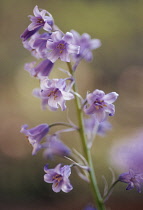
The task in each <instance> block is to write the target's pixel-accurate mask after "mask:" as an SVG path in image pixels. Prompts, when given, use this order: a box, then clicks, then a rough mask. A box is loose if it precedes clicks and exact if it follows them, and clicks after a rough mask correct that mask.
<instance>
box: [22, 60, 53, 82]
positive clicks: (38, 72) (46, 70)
mask: <svg viewBox="0 0 143 210" xmlns="http://www.w3.org/2000/svg"><path fill="white" fill-rule="evenodd" d="M35 64H36V62H31V63H26V64H25V66H24V68H25V70H26V71H28V72H29V73H30V75H31V76H33V77H38V78H41V77H43V76H49V74H50V72H51V71H52V68H53V66H54V64H53V63H52V62H51V61H50V60H48V59H45V60H43V61H41V62H40V63H39V64H38V65H37V66H35Z"/></svg>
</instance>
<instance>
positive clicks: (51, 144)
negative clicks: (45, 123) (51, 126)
mask: <svg viewBox="0 0 143 210" xmlns="http://www.w3.org/2000/svg"><path fill="white" fill-rule="evenodd" d="M43 147H45V148H46V149H45V151H44V157H46V158H52V157H53V156H54V155H58V156H62V157H63V156H69V155H70V154H71V150H70V148H69V147H67V146H66V145H65V144H64V143H63V142H62V141H61V140H60V139H59V138H58V136H57V135H49V136H47V141H46V143H44V144H43Z"/></svg>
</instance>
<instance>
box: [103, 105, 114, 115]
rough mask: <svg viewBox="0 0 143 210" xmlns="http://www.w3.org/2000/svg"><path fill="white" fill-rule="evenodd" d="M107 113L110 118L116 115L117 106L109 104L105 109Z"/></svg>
mask: <svg viewBox="0 0 143 210" xmlns="http://www.w3.org/2000/svg"><path fill="white" fill-rule="evenodd" d="M105 111H106V112H109V116H113V115H114V114H115V106H114V104H108V105H107V106H106V107H105Z"/></svg>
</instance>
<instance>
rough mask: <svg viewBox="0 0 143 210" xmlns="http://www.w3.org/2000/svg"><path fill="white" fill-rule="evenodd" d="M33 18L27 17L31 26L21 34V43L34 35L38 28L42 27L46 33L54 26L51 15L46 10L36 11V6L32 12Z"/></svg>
mask: <svg viewBox="0 0 143 210" xmlns="http://www.w3.org/2000/svg"><path fill="white" fill-rule="evenodd" d="M33 13H34V16H32V15H29V17H30V20H31V22H32V23H31V24H30V25H29V26H28V28H27V29H25V31H24V32H23V34H21V38H22V39H23V41H25V40H27V39H28V38H30V37H31V36H32V35H33V34H35V33H36V32H37V31H38V30H39V29H40V28H42V27H43V29H44V30H46V31H51V30H52V26H53V24H54V20H53V17H52V15H51V14H50V13H49V12H47V11H46V10H42V9H40V10H39V9H38V6H35V7H34V10H33Z"/></svg>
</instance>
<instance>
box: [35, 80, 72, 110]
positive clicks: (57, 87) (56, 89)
mask: <svg viewBox="0 0 143 210" xmlns="http://www.w3.org/2000/svg"><path fill="white" fill-rule="evenodd" d="M66 80H69V78H67V79H47V78H43V79H41V89H35V90H34V91H33V94H34V96H36V97H39V98H41V100H42V108H43V109H45V108H46V107H47V106H48V107H49V109H50V110H52V111H56V110H57V109H58V108H59V106H60V107H61V110H62V111H64V110H65V109H66V104H65V102H66V100H71V99H73V98H74V95H73V94H72V93H70V91H71V84H70V85H69V84H68V85H67V84H66Z"/></svg>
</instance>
